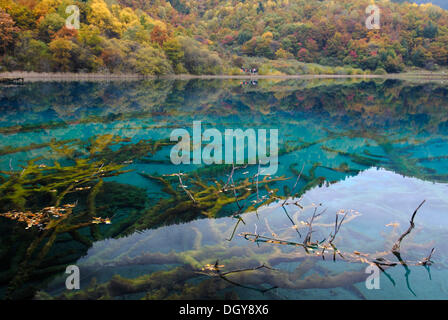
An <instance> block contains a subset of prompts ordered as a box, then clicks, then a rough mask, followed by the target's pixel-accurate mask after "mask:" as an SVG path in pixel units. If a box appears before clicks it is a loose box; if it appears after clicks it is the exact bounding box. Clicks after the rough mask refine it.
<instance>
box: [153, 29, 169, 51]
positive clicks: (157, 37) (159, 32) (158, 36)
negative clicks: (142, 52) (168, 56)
mask: <svg viewBox="0 0 448 320" xmlns="http://www.w3.org/2000/svg"><path fill="white" fill-rule="evenodd" d="M166 40H168V32H167V31H166V30H164V29H162V28H161V27H159V26H157V25H156V26H154V28H153V29H152V31H151V41H152V42H155V43H157V44H158V45H159V46H162V45H163V43H164V42H165V41H166Z"/></svg>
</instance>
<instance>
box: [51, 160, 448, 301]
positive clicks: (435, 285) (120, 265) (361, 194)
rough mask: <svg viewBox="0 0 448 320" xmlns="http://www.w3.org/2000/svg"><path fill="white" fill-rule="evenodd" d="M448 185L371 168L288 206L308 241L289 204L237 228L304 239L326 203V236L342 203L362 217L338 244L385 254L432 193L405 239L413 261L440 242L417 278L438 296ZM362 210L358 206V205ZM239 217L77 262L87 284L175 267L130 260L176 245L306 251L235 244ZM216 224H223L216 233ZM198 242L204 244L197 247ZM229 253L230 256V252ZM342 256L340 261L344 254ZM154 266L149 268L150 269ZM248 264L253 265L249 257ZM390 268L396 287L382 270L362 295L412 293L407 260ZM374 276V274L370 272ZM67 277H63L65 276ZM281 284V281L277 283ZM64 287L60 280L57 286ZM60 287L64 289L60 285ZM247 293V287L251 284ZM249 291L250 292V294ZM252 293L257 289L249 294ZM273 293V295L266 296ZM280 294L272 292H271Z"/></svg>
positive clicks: (414, 281)
mask: <svg viewBox="0 0 448 320" xmlns="http://www.w3.org/2000/svg"><path fill="white" fill-rule="evenodd" d="M447 188H448V185H447V184H438V183H431V182H425V181H421V180H418V179H415V178H406V177H403V176H400V175H398V174H395V173H393V172H390V171H386V170H383V169H379V170H378V169H373V168H372V169H369V170H366V171H364V172H362V173H360V174H359V175H358V176H355V177H350V178H347V179H345V180H344V181H340V182H338V183H336V184H333V185H331V186H329V187H315V188H313V189H312V190H309V191H308V192H307V193H306V194H305V195H304V197H303V201H302V203H303V205H304V207H305V210H304V211H303V212H302V213H300V214H299V215H295V214H294V213H295V211H297V210H296V209H295V207H293V206H289V208H288V212H289V213H290V215H291V217H292V219H293V220H294V222H295V223H297V225H299V226H301V228H300V229H299V230H300V231H301V234H302V240H300V239H299V238H298V236H297V234H296V233H295V231H294V230H293V229H292V228H291V223H290V222H289V220H288V219H287V217H286V216H285V214H284V212H283V210H282V209H281V208H279V207H278V206H276V204H272V205H271V207H272V210H259V213H258V217H257V215H256V214H255V213H248V214H245V215H244V220H245V222H246V224H245V225H243V224H240V226H239V227H238V230H237V233H240V232H257V233H258V234H260V235H266V236H271V232H272V231H273V232H275V233H277V234H283V235H287V237H286V238H282V239H283V240H290V241H298V242H301V241H303V235H304V234H305V233H306V227H305V226H303V224H301V223H300V221H304V220H308V219H309V218H310V216H311V214H312V208H311V207H310V206H311V205H312V204H313V203H314V204H322V208H326V212H325V213H324V215H323V216H321V218H318V219H317V220H316V222H315V224H314V229H315V230H316V232H315V233H313V238H312V239H313V240H323V239H324V238H325V237H326V236H328V234H329V233H330V232H331V231H332V228H333V225H332V224H333V222H334V217H335V213H336V212H337V211H338V210H339V209H345V210H347V211H348V212H349V214H348V216H347V218H350V217H351V216H352V215H353V214H354V213H355V212H356V211H359V213H360V215H357V216H356V217H354V218H353V219H347V220H350V221H348V222H347V223H345V224H344V225H343V227H342V229H341V231H340V234H339V235H338V237H337V241H336V244H337V246H338V248H339V250H341V251H342V252H351V251H353V250H358V251H361V252H364V253H373V252H376V251H378V252H380V251H384V250H387V249H389V248H391V245H392V243H393V241H395V240H396V239H397V238H398V237H399V235H400V234H401V233H402V232H403V231H404V230H406V229H407V227H408V226H409V219H410V216H411V214H412V212H413V211H414V209H415V208H416V206H417V205H418V204H419V203H420V202H421V201H422V200H423V199H426V203H425V205H424V206H423V207H422V208H421V210H420V211H419V213H418V215H417V217H416V219H415V223H416V227H415V229H414V230H413V232H412V233H411V235H410V236H409V237H407V238H406V239H405V240H404V241H403V243H402V256H403V257H404V258H409V259H417V260H418V259H421V258H423V257H425V256H426V255H427V254H428V253H429V250H430V249H431V248H432V247H435V248H436V253H435V254H434V258H433V260H434V261H435V264H434V265H433V266H432V267H431V273H432V280H429V279H428V274H427V272H426V270H425V269H424V268H423V267H411V275H410V284H411V287H412V288H413V290H414V291H415V292H416V294H417V298H423V299H434V298H436V299H437V298H446V297H448V294H447V291H446V290H448V281H447V280H445V279H446V275H448V270H447V269H446V262H447V256H446V254H445V252H446V249H447V247H446V244H445V242H446V236H445V235H444V234H445V232H444V230H446V226H447V225H448V216H447V213H448V201H447V200H446V197H444V196H443V194H445V193H446V189H447ZM352 209H353V210H354V211H353V212H352V211H351V210H352ZM390 223H398V224H399V226H398V227H394V226H386V225H388V224H390ZM234 225H235V220H234V219H232V218H229V217H226V218H220V219H216V220H209V219H200V220H196V221H193V222H189V223H187V224H180V225H172V226H167V227H161V228H159V229H156V230H146V231H143V232H141V233H136V234H133V235H131V236H129V237H125V238H120V239H108V240H104V241H99V242H96V243H95V244H94V245H93V247H92V248H91V249H90V250H89V251H88V254H87V256H85V257H83V258H81V259H80V260H79V261H78V262H77V265H79V266H80V268H81V272H83V270H87V271H86V272H85V273H86V274H88V276H86V278H85V279H84V280H83V281H84V282H85V283H86V284H87V283H88V280H90V278H91V277H92V276H95V277H97V278H98V279H101V280H102V281H105V280H108V278H109V277H110V276H111V275H113V274H116V273H118V274H121V275H123V276H126V277H137V276H140V275H143V274H146V273H148V272H150V271H151V270H152V271H154V270H159V269H160V268H161V269H165V268H169V266H167V265H165V266H158V267H157V266H154V265H153V266H151V264H150V263H147V262H145V263H143V265H137V264H135V265H133V264H132V263H129V259H132V258H136V257H141V256H142V255H144V254H145V253H149V252H151V253H154V252H163V253H169V252H170V251H172V250H175V251H177V252H181V251H189V250H198V249H199V250H200V248H203V247H206V246H213V245H217V244H223V245H224V248H227V249H229V248H232V247H235V246H240V247H245V246H249V247H251V249H253V250H254V251H255V252H257V250H258V251H260V252H261V251H262V250H264V249H265V246H277V247H278V248H280V249H281V250H282V252H291V251H292V250H302V249H301V248H290V247H287V246H279V245H272V244H266V243H264V244H260V247H259V248H257V245H256V244H254V243H252V242H248V241H246V240H244V239H243V238H241V237H235V238H234V239H233V240H232V241H231V242H228V241H225V239H226V238H227V237H228V236H229V235H230V233H231V231H232V229H233V227H234ZM212 230H219V232H216V231H215V232H213V231H212ZM197 232H200V233H201V234H202V239H201V245H200V246H198V244H197V242H196V243H195V235H196V234H197ZM195 246H196V247H195ZM226 256H227V253H226V251H225V250H224V251H222V252H217V253H216V255H215V256H210V257H209V260H210V261H209V263H212V264H213V263H214V262H215V261H216V260H217V259H225V258H226ZM227 258H228V257H227ZM339 260H340V259H339ZM145 265H146V267H145ZM296 266H297V264H296V263H281V264H279V265H276V266H275V267H276V268H280V269H284V270H288V271H291V272H292V271H293V270H294V268H295V267H296ZM240 267H241V268H245V267H248V266H247V265H245V264H244V263H242V264H241V265H240ZM363 268H365V265H361V264H358V263H350V264H347V263H344V262H340V261H338V262H336V263H334V262H332V261H331V259H328V260H326V261H321V262H319V263H318V267H316V270H311V271H310V272H309V274H311V273H313V272H317V273H322V272H323V271H322V270H327V271H328V272H331V273H334V272H343V271H345V270H363ZM387 273H388V274H390V275H391V277H392V278H393V279H394V280H395V283H396V285H395V286H393V285H392V283H391V282H390V281H389V280H388V279H387V278H386V277H385V276H384V275H381V289H380V290H367V289H366V288H365V286H364V283H363V282H361V283H358V284H356V285H355V286H356V288H358V289H359V290H360V291H361V292H362V294H364V295H365V297H367V298H373V299H409V298H412V297H413V296H412V294H411V293H410V292H409V291H408V289H407V287H406V283H405V280H404V279H405V278H404V269H403V268H401V266H397V267H395V268H390V269H387ZM366 277H367V274H366ZM59 281H62V280H61V279H60V280H59ZM272 285H274V284H272ZM57 287H58V281H56V282H55V283H54V286H53V288H54V289H56V288H57ZM56 291H57V289H56ZM243 291H244V290H243ZM244 294H246V296H245V295H244ZM247 294H249V295H248V296H247ZM242 295H243V296H244V297H247V298H251V297H257V298H260V297H259V296H258V295H257V294H255V296H254V295H253V293H250V290H249V291H248V292H246V293H244V292H243V293H242ZM275 297H277V298H294V299H319V298H320V299H322V298H325V299H342V298H349V299H353V298H356V296H355V295H354V292H353V290H350V288H349V289H341V288H334V289H306V290H285V289H276V292H275ZM266 298H268V297H266ZM271 298H272V296H271Z"/></svg>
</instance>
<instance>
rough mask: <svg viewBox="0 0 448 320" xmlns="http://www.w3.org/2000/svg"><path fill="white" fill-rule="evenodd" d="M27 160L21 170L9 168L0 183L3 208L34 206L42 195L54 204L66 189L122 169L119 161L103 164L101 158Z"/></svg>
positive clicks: (0, 204)
mask: <svg viewBox="0 0 448 320" xmlns="http://www.w3.org/2000/svg"><path fill="white" fill-rule="evenodd" d="M37 161H38V160H30V161H28V164H27V166H25V167H23V170H21V171H15V172H9V173H8V179H7V180H6V181H5V182H4V183H2V184H1V185H0V206H1V207H2V208H4V209H20V210H23V209H25V208H26V207H35V206H37V205H38V203H39V202H40V201H42V200H43V199H45V198H50V199H53V200H54V202H55V203H56V204H58V203H60V201H61V200H62V198H63V197H64V196H65V195H66V194H67V193H69V192H71V191H74V190H75V189H76V188H77V187H81V186H83V185H85V184H87V183H89V182H91V181H94V180H97V179H98V178H104V177H112V176H116V175H119V174H121V173H123V172H124V171H122V170H121V169H122V167H123V166H122V165H115V164H106V165H105V164H104V163H102V162H100V161H93V162H92V161H89V160H88V159H77V160H76V161H75V163H74V164H73V165H68V166H61V165H60V164H59V163H58V162H55V163H54V164H53V165H49V166H47V165H43V164H38V163H36V162H37Z"/></svg>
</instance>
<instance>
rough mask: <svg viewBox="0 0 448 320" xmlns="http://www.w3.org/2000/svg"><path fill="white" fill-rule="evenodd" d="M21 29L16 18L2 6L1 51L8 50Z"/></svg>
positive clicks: (0, 9) (0, 11) (0, 25)
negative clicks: (17, 25) (16, 24)
mask: <svg viewBox="0 0 448 320" xmlns="http://www.w3.org/2000/svg"><path fill="white" fill-rule="evenodd" d="M18 31H19V29H18V28H17V27H16V26H15V22H14V20H13V19H12V18H11V16H10V15H9V14H7V13H6V12H5V11H3V9H2V8H0V49H1V53H5V52H6V48H7V47H8V46H9V45H10V44H12V43H13V42H14V36H15V34H16V33H17V32H18Z"/></svg>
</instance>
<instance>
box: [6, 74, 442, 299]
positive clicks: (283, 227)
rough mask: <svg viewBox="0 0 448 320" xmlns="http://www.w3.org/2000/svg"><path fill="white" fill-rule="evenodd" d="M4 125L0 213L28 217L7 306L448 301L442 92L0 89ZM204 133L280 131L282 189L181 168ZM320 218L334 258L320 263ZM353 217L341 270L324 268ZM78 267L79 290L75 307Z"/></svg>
mask: <svg viewBox="0 0 448 320" xmlns="http://www.w3.org/2000/svg"><path fill="white" fill-rule="evenodd" d="M0 110H1V112H0V135H1V140H0V170H1V173H2V175H1V186H0V206H1V211H0V212H2V213H7V212H10V213H11V212H12V213H15V214H16V218H15V219H14V218H11V215H10V216H5V215H4V216H2V217H0V261H1V264H0V296H1V297H2V298H13V299H24V298H37V299H50V298H64V299H67V298H82V299H99V298H109V299H140V298H147V299H166V298H181V299H182V298H188V299H210V298H226V299H237V298H241V299H446V298H448V264H447V263H448V247H447V243H448V242H447V240H448V233H447V231H448V215H447V214H448V200H447V199H448V198H447V197H446V194H447V191H448V161H447V159H448V112H447V110H448V89H447V88H446V86H445V85H444V84H443V83H440V82H439V83H438V82H434V83H423V84H422V83H412V82H401V81H396V80H394V81H392V80H387V81H385V80H378V81H359V80H341V81H339V80H338V81H334V80H328V81H311V80H310V81H297V80H294V81H293V80H275V81H274V80H272V81H271V80H260V81H258V83H256V84H242V83H241V82H240V81H236V80H191V81H168V80H164V81H161V80H160V81H146V82H123V83H121V82H113V83H88V82H80V83H77V82H72V83H29V84H25V85H24V86H20V87H0ZM195 120H196V121H201V122H202V125H203V128H204V129H207V128H216V129H218V130H219V131H221V132H224V130H225V129H237V128H241V129H249V128H252V129H255V130H256V129H260V128H263V129H278V132H279V143H278V145H279V159H278V160H279V168H278V171H277V173H276V174H275V175H272V176H270V177H263V176H260V177H259V181H258V184H257V183H256V182H255V181H256V178H255V176H256V174H257V172H258V166H257V165H249V166H247V167H246V168H243V169H238V170H236V171H235V173H234V174H233V176H232V178H233V181H234V185H235V189H234V188H233V187H232V186H231V184H230V185H227V187H225V185H226V182H227V181H228V180H229V174H230V172H231V170H232V168H231V166H229V165H180V166H175V165H173V164H172V163H171V161H170V158H169V154H170V150H171V148H172V143H170V141H169V137H170V133H171V131H172V130H173V129H176V128H185V129H187V130H189V131H190V132H191V128H192V123H193V121H195ZM302 168H303V169H302ZM301 171H302V174H301V176H300V180H298V183H297V185H296V186H295V188H294V185H295V182H296V181H297V176H298V174H299V173H300V172H301ZM179 172H182V173H184V176H183V184H184V185H185V186H186V190H189V192H188V193H187V192H186V191H185V190H184V189H183V188H181V187H180V184H179V180H178V178H177V177H176V176H170V175H172V174H173V173H179ZM263 179H266V180H263ZM257 185H258V188H257ZM257 189H258V192H257ZM234 193H236V194H237V197H238V203H236V201H235V195H234ZM257 193H258V195H257ZM190 195H192V196H193V197H194V199H195V201H192V199H191V197H190ZM285 200H286V201H287V202H286V203H285ZM423 200H426V202H425V203H424V205H423V206H422V207H421V208H420V210H419V211H418V213H417V215H416V217H415V221H414V222H415V228H414V229H413V230H412V232H411V233H410V235H408V236H406V237H405V239H404V240H403V241H402V244H401V258H402V259H403V261H405V262H406V265H405V266H403V265H400V264H398V265H396V266H394V267H384V271H385V272H381V273H380V282H379V283H380V288H379V289H371V290H369V289H367V288H366V284H365V280H366V278H367V276H368V274H367V273H365V270H366V267H367V266H368V265H369V262H371V261H372V259H377V258H380V257H381V258H383V259H386V260H387V261H393V262H398V260H397V258H396V257H395V256H394V255H393V254H392V253H391V248H392V246H393V244H394V242H395V241H396V240H397V239H398V238H399V237H400V235H401V234H402V233H403V232H404V231H406V229H407V228H408V227H409V219H410V217H411V215H412V213H413V211H414V210H415V209H416V208H417V206H418V205H419V204H420V203H421V202H422V201H423ZM67 204H73V205H74V208H70V207H67V206H65V207H64V205H67ZM282 204H283V205H282ZM50 206H53V207H55V208H56V209H58V208H63V209H62V210H61V211H60V212H59V213H61V214H60V215H58V214H55V213H54V212H55V211H51V212H52V213H51V214H49V211H48V210H49V209H43V208H47V207H50ZM239 206H240V207H241V209H239ZM56 209H53V210H56ZM45 210H46V211H45ZM315 210H316V212H317V213H320V212H323V213H322V215H320V216H318V217H316V218H315V219H314V221H313V223H312V231H313V232H312V233H311V242H315V241H318V242H320V243H321V244H319V249H316V250H305V249H304V248H303V247H302V246H301V244H303V243H304V241H305V238H306V235H307V232H308V230H309V226H308V224H307V222H309V221H310V219H311V218H312V216H313V212H315ZM341 210H344V211H343V212H341ZM27 212H29V213H33V214H34V216H31V215H29V214H28V216H27V217H28V218H27V219H28V220H26V221H22V222H20V221H17V220H18V217H19V216H20V215H22V216H25V215H26V214H27ZM39 212H41V213H42V212H45V214H44V216H45V218H43V219H42V220H41V221H40V222H41V223H40V225H38V223H35V225H31V226H30V227H29V228H27V222H29V221H30V220H29V219H37V218H36V217H37V216H38V215H37V213H39ZM24 213H25V214H24ZM344 214H346V216H345V220H344V221H343V224H342V226H341V228H340V231H339V232H338V233H337V235H336V238H335V240H334V242H333V243H334V244H335V247H337V250H339V252H338V253H337V254H334V255H333V252H334V251H331V248H330V247H328V248H327V249H325V250H324V251H322V249H323V246H325V244H326V243H328V239H329V235H330V234H331V233H332V232H334V222H335V217H336V215H338V216H339V221H341V219H342V217H343V216H344ZM30 217H31V218H30ZM107 218H110V220H111V223H110V224H108V223H105V222H106V220H105V219H107ZM101 219H103V220H101ZM92 222H103V223H98V224H96V223H92ZM244 234H249V235H251V236H247V239H252V240H254V239H256V240H257V241H248V240H247V239H246V238H245V237H244V236H243V235H244ZM255 237H256V238H255ZM269 239H271V240H272V239H273V240H272V241H267V240H269ZM261 240H266V241H261ZM432 248H435V252H434V254H433V256H432V258H431V260H432V261H433V264H432V265H431V266H430V267H428V266H427V267H424V266H416V265H415V264H417V263H418V262H419V261H422V259H423V258H425V257H427V256H428V254H429V253H430V251H431V249H432ZM322 252H323V255H324V258H323V257H322ZM383 261H384V260H383ZM215 263H216V265H217V266H218V267H217V269H218V270H219V271H217V270H216V269H215V267H214V265H215ZM68 265H77V266H78V267H79V268H80V277H81V281H80V284H81V290H74V291H68V290H66V287H65V280H66V277H67V276H68V275H67V274H65V269H66V267H67V266H68ZM263 265H264V266H268V267H269V268H266V267H261V266H263ZM258 267H260V268H258ZM246 269H247V270H246Z"/></svg>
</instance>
